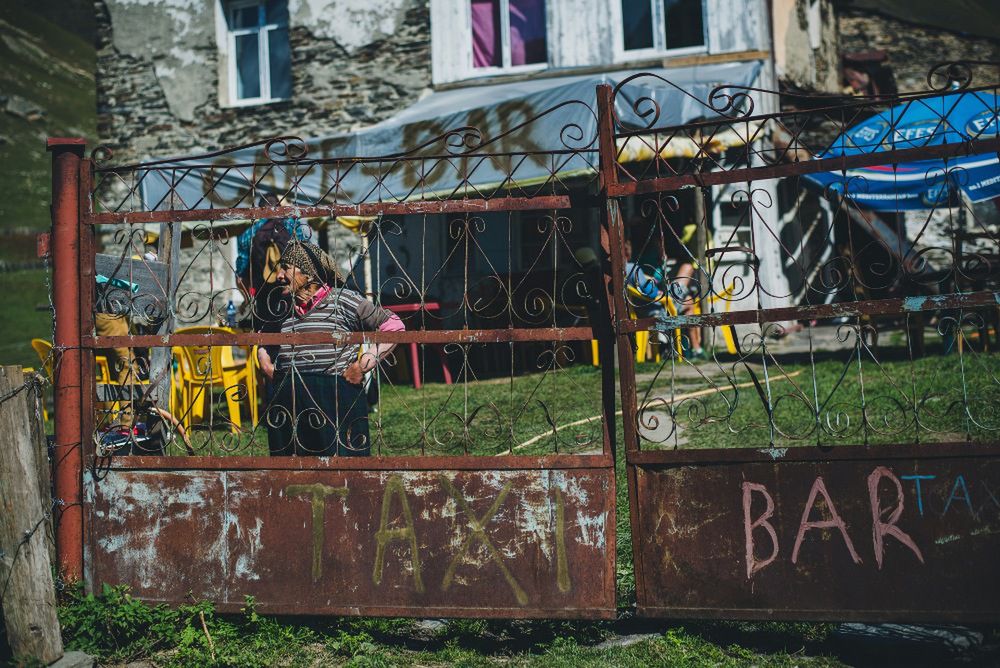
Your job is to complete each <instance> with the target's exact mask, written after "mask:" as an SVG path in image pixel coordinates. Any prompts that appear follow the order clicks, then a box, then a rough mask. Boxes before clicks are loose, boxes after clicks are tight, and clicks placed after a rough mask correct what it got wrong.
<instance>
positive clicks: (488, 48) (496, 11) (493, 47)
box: [472, 0, 503, 67]
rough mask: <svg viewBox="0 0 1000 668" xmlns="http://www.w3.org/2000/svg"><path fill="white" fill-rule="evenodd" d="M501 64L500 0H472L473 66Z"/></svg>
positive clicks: (495, 65)
mask: <svg viewBox="0 0 1000 668" xmlns="http://www.w3.org/2000/svg"><path fill="white" fill-rule="evenodd" d="M501 65H503V57H502V55H501V53H500V0H472V66H473V67H500V66H501Z"/></svg>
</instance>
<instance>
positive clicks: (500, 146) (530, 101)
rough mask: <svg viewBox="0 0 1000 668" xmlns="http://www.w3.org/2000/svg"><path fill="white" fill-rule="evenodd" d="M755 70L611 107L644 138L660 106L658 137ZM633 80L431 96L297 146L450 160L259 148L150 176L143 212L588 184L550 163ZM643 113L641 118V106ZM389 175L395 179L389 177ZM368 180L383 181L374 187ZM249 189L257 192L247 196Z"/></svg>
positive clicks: (723, 142)
mask: <svg viewBox="0 0 1000 668" xmlns="http://www.w3.org/2000/svg"><path fill="white" fill-rule="evenodd" d="M762 67H763V62H762V61H759V60H755V61H746V62H736V63H723V64H710V65H698V66H690V67H681V68H670V69H656V70H647V71H650V72H652V73H653V74H655V75H658V76H659V77H662V78H663V79H666V80H668V81H669V82H671V83H667V82H665V81H661V80H659V79H657V78H654V77H641V78H638V79H636V80H635V81H633V82H630V83H629V84H627V85H626V86H624V87H623V88H622V90H621V92H620V94H619V95H618V97H617V98H616V112H617V115H618V118H619V120H620V121H621V122H622V123H623V124H629V122H630V121H634V126H633V127H634V129H642V127H644V125H640V124H641V123H645V122H648V120H649V117H645V118H640V117H639V116H637V114H636V113H635V111H634V110H633V108H632V105H633V104H635V103H636V102H638V101H640V100H643V99H646V100H650V101H655V103H656V104H657V105H658V106H659V110H660V116H659V118H658V119H657V120H656V123H655V125H656V126H658V127H663V126H671V125H681V124H684V123H688V122H691V121H694V120H697V119H701V118H712V117H714V116H716V115H717V114H715V113H714V112H713V110H712V109H711V108H710V107H709V106H708V105H707V104H705V102H704V101H705V100H707V99H708V97H709V94H710V93H711V91H712V90H713V89H714V88H715V87H717V86H720V85H723V84H728V85H734V86H752V85H754V84H755V83H756V79H757V77H758V75H759V73H760V71H761V68H762ZM636 73H637V72H636V71H622V72H608V73H602V74H591V75H581V76H572V77H560V78H539V79H534V80H529V81H523V82H518V83H507V84H498V85H490V86H472V87H468V88H462V89H455V90H449V91H440V92H436V93H432V94H431V95H428V96H427V97H425V98H424V99H422V100H420V101H418V102H416V103H415V104H413V105H412V106H410V107H409V108H407V109H405V110H404V111H402V112H400V113H399V114H397V115H395V116H393V117H392V118H390V119H388V120H386V121H383V122H381V123H378V124H376V125H373V126H371V127H368V128H365V129H360V130H357V131H354V132H349V133H343V134H338V135H333V136H329V137H318V138H313V139H309V140H307V141H306V147H307V149H308V157H309V158H313V159H315V158H357V157H362V158H363V157H366V156H368V157H386V156H398V155H402V154H407V153H411V152H412V151H414V150H415V149H418V154H419V155H422V156H431V155H445V156H455V157H454V158H453V159H449V160H444V161H437V162H434V161H431V160H426V161H417V162H396V161H394V160H383V161H381V162H379V163H376V164H374V165H373V164H371V163H367V164H366V163H363V162H362V163H360V164H356V163H326V164H322V165H315V164H310V165H309V166H304V165H291V164H289V165H269V164H267V163H268V160H267V157H266V156H265V154H264V148H263V147H262V146H259V147H253V148H249V149H244V150H242V151H238V152H235V153H230V154H226V155H223V156H218V157H216V158H214V159H212V161H210V162H208V163H207V164H206V163H205V162H201V163H199V164H203V165H205V166H203V167H196V168H194V171H196V172H197V171H199V170H200V171H201V172H202V173H201V174H193V173H191V171H190V165H188V169H186V170H185V171H184V178H183V179H177V178H175V177H172V174H174V172H172V171H171V170H160V171H158V172H151V173H150V174H148V175H146V178H144V179H143V180H142V183H143V191H142V194H143V197H144V200H145V206H146V207H147V208H152V207H155V206H157V205H158V203H160V202H161V201H164V199H165V198H170V197H173V198H174V202H175V205H176V204H177V202H178V199H179V200H180V201H183V202H184V203H185V205H187V206H191V205H192V203H194V202H198V201H199V200H200V201H201V202H204V201H205V199H206V193H205V192H204V191H205V190H206V189H207V190H211V193H210V196H211V203H212V206H214V207H216V208H218V207H227V206H228V207H233V206H241V207H243V206H252V205H254V204H256V202H255V201H254V200H255V198H256V197H257V196H259V195H260V194H263V193H265V192H275V193H277V194H278V195H279V196H281V197H282V198H283V199H284V201H285V202H289V203H291V202H294V203H296V204H300V205H323V204H332V203H334V202H337V203H352V204H358V203H364V202H377V201H392V200H399V199H402V198H404V197H405V198H409V199H417V198H441V197H457V196H461V195H462V194H463V190H462V188H463V187H465V188H468V187H475V188H477V189H482V188H489V187H518V186H520V187H527V186H528V185H530V184H532V183H543V182H545V180H546V179H550V178H551V176H552V174H558V175H559V177H560V178H561V179H567V178H572V177H573V176H577V175H586V174H592V173H593V172H594V170H595V169H596V167H597V157H596V153H595V152H593V151H584V152H574V153H569V154H567V153H563V154H551V153H547V152H550V151H559V150H563V151H565V150H567V149H568V150H571V151H572V150H578V149H580V150H582V149H588V148H589V149H596V147H597V142H596V136H597V117H596V111H595V107H596V96H595V90H596V86H597V85H598V84H602V83H607V84H610V85H612V86H614V85H617V84H618V82H620V81H622V80H624V79H626V78H628V77H630V76H632V75H633V74H636ZM671 84H673V85H671ZM643 104H645V105H646V106H645V107H642V108H643V109H645V108H649V107H650V103H649V102H644V103H643ZM469 127H473V128H478V130H479V136H475V135H466V136H464V137H460V136H456V135H453V136H451V137H450V138H449V137H445V138H441V139H439V140H437V141H433V140H434V139H435V138H436V137H442V135H445V134H446V133H448V132H449V131H451V130H455V129H458V128H469ZM751 134H752V133H751ZM730 135H732V136H730ZM463 138H464V139H466V140H467V141H468V142H471V143H472V144H473V145H476V146H482V147H483V148H482V150H476V151H474V152H475V153H488V154H489V155H490V156H494V155H496V156H497V157H491V158H489V159H485V160H483V159H477V158H469V157H463V155H462V153H463V151H464V147H458V148H456V144H455V142H457V141H459V140H460V139H463ZM745 139H746V138H745V137H743V136H741V135H740V134H739V133H737V132H729V133H728V134H726V133H723V134H721V135H720V136H719V138H718V141H717V147H718V148H719V149H720V150H721V149H723V148H726V147H727V146H737V145H741V143H742V142H745ZM688 143H691V144H692V145H691V146H687V145H685V140H684V139H683V138H676V139H673V140H671V141H670V142H668V143H663V144H661V145H657V144H655V143H653V142H641V141H636V140H634V139H633V140H630V141H629V142H628V143H627V144H626V143H624V142H623V143H621V144H620V145H619V148H620V149H622V150H621V159H622V160H623V161H635V160H648V159H651V158H652V157H653V154H654V153H655V154H658V155H659V156H660V157H680V156H684V155H691V154H693V152H694V151H696V150H697V149H696V147H694V145H693V142H690V141H689V140H688ZM468 145H469V144H466V145H465V146H468ZM509 154H516V155H515V156H511V155H509ZM525 156H527V157H525ZM253 163H263V165H264V166H260V167H257V168H256V170H255V169H254V168H252V167H244V168H239V169H236V168H231V166H232V165H247V164H253ZM393 164H394V165H395V166H393ZM390 166H393V169H391V170H390V169H388V168H389V167H390ZM421 170H426V171H421ZM254 171H256V172H257V173H256V174H254ZM176 173H181V172H180V170H177V172H176ZM373 173H376V174H379V175H380V176H381V177H382V178H373V176H372V174H373ZM139 176H142V175H139ZM251 181H252V182H254V183H256V186H255V187H253V189H252V191H251V186H250V184H251ZM171 189H172V190H173V192H171ZM159 206H160V208H162V206H163V205H162V204H161V205H159ZM196 208H200V206H199V207H196Z"/></svg>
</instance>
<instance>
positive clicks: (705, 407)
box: [176, 348, 1000, 455]
mask: <svg viewBox="0 0 1000 668" xmlns="http://www.w3.org/2000/svg"><path fill="white" fill-rule="evenodd" d="M878 357H879V359H880V361H879V362H878V363H876V362H875V360H874V359H871V358H868V359H862V361H861V362H860V364H859V362H858V359H857V356H856V355H855V354H854V353H853V352H852V351H849V350H844V351H839V352H837V353H836V354H835V355H834V354H832V353H831V354H828V355H827V358H825V359H819V360H817V361H816V362H815V364H810V363H809V362H808V360H802V359H798V360H795V361H791V362H789V361H774V360H771V361H769V362H768V365H767V368H766V372H765V370H764V369H763V368H762V367H761V366H760V365H759V364H757V365H755V366H753V367H752V368H753V372H754V375H755V376H756V379H757V381H758V382H759V383H760V390H759V391H758V388H757V387H755V386H754V383H753V380H752V376H751V373H750V369H748V367H747V366H746V365H743V364H736V363H734V362H732V361H729V362H723V363H722V364H721V365H720V364H716V363H715V362H713V361H710V362H701V363H699V364H698V367H697V368H698V369H699V371H700V373H702V374H704V377H702V376H699V375H695V376H694V377H692V375H691V373H690V372H691V367H690V366H685V368H684V370H685V371H687V372H688V373H686V374H684V375H680V374H678V375H677V377H672V376H671V368H670V363H669V362H665V363H664V364H663V365H662V366H660V365H655V364H652V363H648V364H643V365H640V367H639V369H638V378H639V380H638V382H637V385H638V398H639V402H640V404H641V407H642V410H641V411H640V420H641V422H642V424H643V425H644V428H643V429H642V430H641V432H642V433H643V434H648V436H649V438H644V439H643V441H642V446H643V447H644V448H655V447H673V446H674V445H675V443H676V444H677V445H678V446H679V447H682V448H683V447H694V448H707V447H757V448H764V447H770V446H773V447H789V446H796V445H802V446H809V445H817V444H818V445H850V444H863V443H869V444H879V443H908V442H932V441H956V440H957V441H962V440H966V439H969V440H984V439H991V438H995V435H996V433H997V431H998V430H1000V381H998V379H1000V356H998V355H995V354H978V353H975V352H973V351H971V350H970V349H968V348H966V350H965V354H964V355H961V356H960V355H958V354H957V353H953V354H950V355H928V356H927V357H924V358H921V359H917V360H914V361H912V362H911V361H909V360H907V359H905V358H904V357H903V350H902V349H899V348H887V349H883V350H881V351H879V352H878ZM765 375H766V380H765ZM600 389H601V371H600V369H597V368H594V367H591V366H589V365H585V364H578V365H575V366H568V367H566V368H560V369H553V370H551V371H548V372H545V373H534V374H524V375H520V376H516V377H514V378H510V377H501V378H496V379H488V380H479V381H477V380H474V379H470V381H469V382H468V383H464V382H462V380H461V378H459V379H458V382H456V383H455V384H454V385H450V386H449V385H444V384H441V383H430V384H425V385H424V386H423V387H422V388H421V389H419V390H416V389H414V388H413V387H412V386H410V385H408V384H406V383H405V382H404V381H400V382H395V383H392V382H388V381H384V382H383V384H382V396H381V401H380V403H379V407H378V411H377V412H373V413H372V415H371V435H372V442H373V453H376V454H381V455H417V454H434V455H455V454H464V453H468V454H473V455H499V454H505V453H514V454H526V455H527V454H531V455H537V454H546V453H552V452H563V453H579V452H592V451H596V450H598V449H599V448H600V442H601V429H602V422H601V397H600ZM616 402H617V407H618V408H619V409H620V405H621V402H620V397H616ZM862 406H864V410H863V411H862ZM967 409H968V410H967ZM213 410H214V411H215V413H216V415H224V414H225V413H224V411H225V410H226V407H225V402H224V401H223V400H222V399H221V395H216V399H215V405H214V408H213ZM769 412H770V415H773V420H771V419H769ZM653 420H658V421H659V424H660V431H659V432H657V433H652V434H649V433H648V431H647V429H648V425H649V424H651V423H652V421H653ZM619 424H620V422H619ZM671 425H676V428H675V429H673V430H671ZM244 427H245V428H246V429H247V430H248V431H247V433H244V434H243V435H242V436H241V437H239V439H238V441H237V439H235V437H232V436H229V435H227V434H224V433H222V432H220V431H219V430H218V429H216V430H215V431H212V432H209V431H208V430H207V428H205V427H202V428H199V429H198V430H196V432H195V433H194V435H193V437H192V438H193V440H194V442H195V449H196V450H197V451H198V452H199V454H230V453H233V454H266V453H267V430H266V428H264V427H263V426H258V429H257V430H256V431H255V432H252V433H251V432H249V424H248V423H246V424H245V425H244ZM176 453H177V454H181V451H180V450H179V449H177V450H176Z"/></svg>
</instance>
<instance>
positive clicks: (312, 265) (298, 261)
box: [281, 241, 344, 285]
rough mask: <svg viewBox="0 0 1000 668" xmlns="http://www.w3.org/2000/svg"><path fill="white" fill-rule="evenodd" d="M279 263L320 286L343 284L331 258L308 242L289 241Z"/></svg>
mask: <svg viewBox="0 0 1000 668" xmlns="http://www.w3.org/2000/svg"><path fill="white" fill-rule="evenodd" d="M281 261H282V262H283V263H285V264H287V265H289V266H292V267H295V268H297V269H298V270H299V271H301V272H302V273H303V274H305V275H307V276H310V277H312V278H314V279H316V281H317V282H319V283H321V284H324V285H342V284H343V283H344V279H343V277H342V276H341V275H340V272H339V271H337V266H336V265H335V264H334V262H333V258H332V257H330V256H329V255H327V253H326V251H324V250H323V249H322V248H320V247H319V246H317V245H316V244H313V243H309V242H308V241H290V242H289V243H288V245H287V246H285V250H284V251H283V252H282V253H281Z"/></svg>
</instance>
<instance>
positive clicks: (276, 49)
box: [267, 28, 292, 98]
mask: <svg viewBox="0 0 1000 668" xmlns="http://www.w3.org/2000/svg"><path fill="white" fill-rule="evenodd" d="M267 39H268V43H267V48H268V53H269V54H270V57H269V61H270V62H269V63H268V64H269V65H270V66H271V97H280V98H289V97H291V96H292V58H291V53H290V52H289V49H288V28H276V29H274V30H268V31H267Z"/></svg>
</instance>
